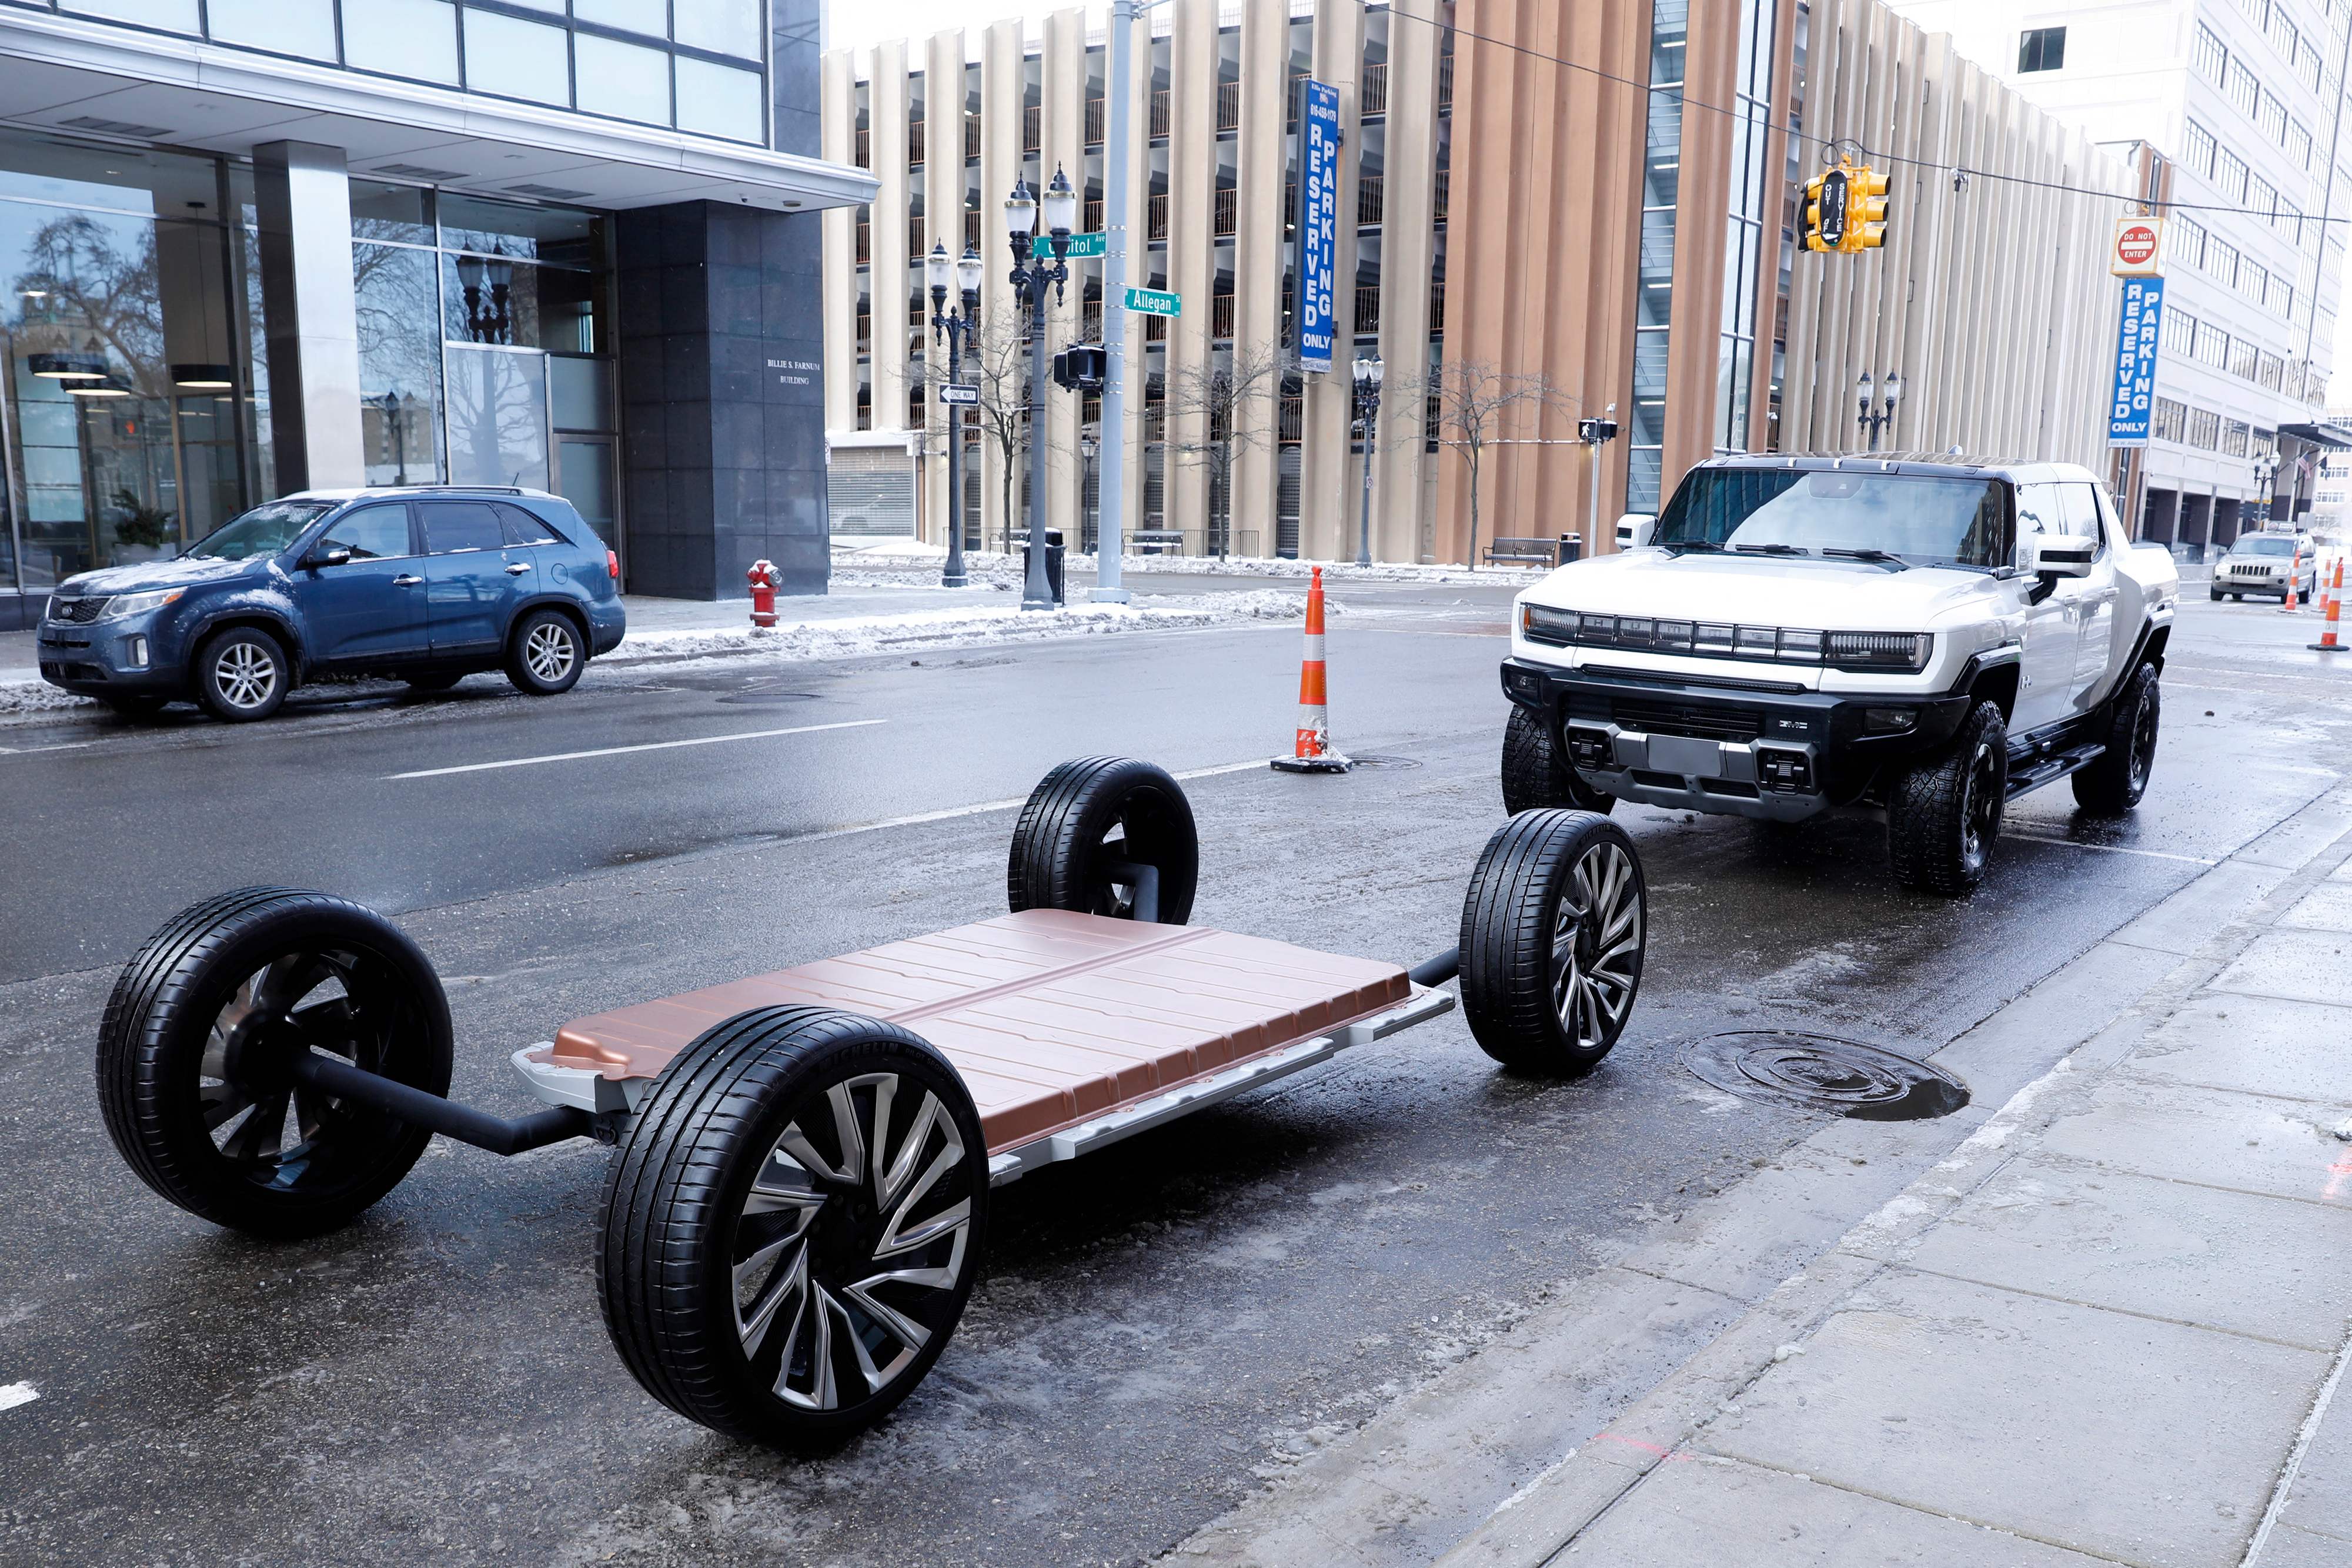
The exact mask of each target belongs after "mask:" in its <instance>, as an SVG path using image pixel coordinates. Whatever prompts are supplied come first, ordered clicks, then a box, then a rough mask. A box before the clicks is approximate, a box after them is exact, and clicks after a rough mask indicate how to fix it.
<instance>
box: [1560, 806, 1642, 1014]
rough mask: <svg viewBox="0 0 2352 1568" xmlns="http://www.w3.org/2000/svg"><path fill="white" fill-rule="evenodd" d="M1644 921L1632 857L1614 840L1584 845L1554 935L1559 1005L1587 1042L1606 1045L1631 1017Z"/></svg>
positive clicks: (1563, 892)
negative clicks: (1590, 845)
mask: <svg viewBox="0 0 2352 1568" xmlns="http://www.w3.org/2000/svg"><path fill="white" fill-rule="evenodd" d="M1642 922H1643V911H1642V894H1641V890H1640V887H1639V885H1638V883H1637V882H1636V879H1635V877H1634V875H1633V858H1632V857H1631V856H1630V855H1628V854H1627V853H1626V852H1625V851H1624V850H1623V849H1622V847H1621V846H1619V845H1617V844H1613V843H1600V844H1595V845H1593V846H1592V848H1591V849H1589V850H1587V851H1585V852H1584V854H1583V856H1582V857H1581V858H1580V859H1579V860H1578V861H1577V862H1576V867H1575V869H1574V870H1573V871H1571V872H1570V873H1569V876H1568V885H1567V886H1566V887H1565V888H1563V889H1562V890H1561V891H1560V899H1559V913H1558V914H1557V915H1555V916H1554V918H1553V923H1552V936H1551V995H1552V1007H1553V1009H1554V1010H1555V1011H1557V1012H1558V1013H1559V1021H1560V1027H1561V1028H1562V1029H1564V1030H1567V1031H1568V1033H1569V1036H1570V1038H1571V1039H1573V1040H1575V1041H1576V1044H1577V1046H1578V1048H1579V1049H1580V1050H1592V1049H1597V1048H1601V1047H1602V1046H1603V1044H1604V1042H1605V1041H1607V1040H1612V1039H1613V1038H1615V1033H1616V1030H1618V1029H1619V1028H1620V1027H1622V1024H1623V1023H1624V1020H1625V1014H1626V1011H1627V1009H1630V1008H1631V1007H1632V1006H1633V982H1634V978H1635V971H1634V966H1635V965H1636V964H1637V963H1638V962H1639V961H1640V958H1641V953H1642Z"/></svg>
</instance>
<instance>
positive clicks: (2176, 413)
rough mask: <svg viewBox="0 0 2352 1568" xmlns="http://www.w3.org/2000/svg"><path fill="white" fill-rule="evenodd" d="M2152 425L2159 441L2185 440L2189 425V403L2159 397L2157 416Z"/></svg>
mask: <svg viewBox="0 0 2352 1568" xmlns="http://www.w3.org/2000/svg"><path fill="white" fill-rule="evenodd" d="M2152 425H2153V432H2154V434H2155V436H2156V438H2157V439H2158V441H2181V440H2185V439H2186V438H2187V436H2188V426H2189V408H2188V405H2187V404H2185V403H2178V402H2173V401H2172V400H2171V399H2170V398H2168V397H2160V398H2158V399H2157V400H2156V417H2155V419H2154V420H2153V422H2152Z"/></svg>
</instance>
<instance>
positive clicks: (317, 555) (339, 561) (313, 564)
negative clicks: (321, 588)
mask: <svg viewBox="0 0 2352 1568" xmlns="http://www.w3.org/2000/svg"><path fill="white" fill-rule="evenodd" d="M351 563H352V552H351V551H350V550H348V549H344V548H343V547H342V546H341V545H330V546H329V547H328V548H327V549H314V550H312V551H311V552H310V554H309V555H307V556H304V557H303V558H302V564H303V565H304V566H307V567H309V568H310V569H311V570H313V571H315V570H318V569H319V568H320V567H322V566H349V565H351Z"/></svg>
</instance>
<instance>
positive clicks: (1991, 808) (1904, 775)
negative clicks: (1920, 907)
mask: <svg viewBox="0 0 2352 1568" xmlns="http://www.w3.org/2000/svg"><path fill="white" fill-rule="evenodd" d="M2008 799H2009V728H2008V727H2007V726H2006V725H2005V724H2003V723H2002V722H2001V716H2000V707H1999V706H1996V705H1994V704H1992V703H1979V704H1978V705H1977V706H1976V708H1975V710H1974V711H1973V712H1971V713H1970V714H1969V716H1968V717H1967V718H1965V719H1963V720H1961V721H1960V728H1959V733H1958V735H1956V736H1954V737H1952V741H1951V744H1950V745H1948V746H1947V747H1945V748H1944V749H1943V750H1942V751H1941V752H1940V753H1938V754H1937V755H1936V756H1935V757H1933V758H1929V759H1928V760H1927V761H1925V762H1921V763H1918V764H1916V765H1915V766H1913V767H1911V768H1906V769H1905V770H1904V771H1903V772H1901V773H1899V774H1897V775H1895V779H1893V781H1892V783H1891V784H1890V786H1889V788H1888V790H1887V799H1886V855H1887V861H1888V862H1889V864H1890V865H1892V867H1893V868H1894V872H1895V881H1896V882H1898V883H1901V884H1902V885H1903V886H1905V887H1908V888H1916V889H1918V890H1920V891H1922V892H1925V893H1937V894H1943V895H1944V896H1945V897H1947V898H1957V897H1958V896H1959V895H1960V894H1964V893H1969V892H1971V891H1973V890H1974V889H1975V887H1976V885H1977V884H1978V883H1980V882H1982V881H1984V875H1985V867H1986V865H1987V864H1988V863H1990V861H1991V859H1992V847H1993V844H1994V843H1995V841H1998V840H1999V839H2000V815H2001V808H2002V806H2003V805H2004V804H2006V803H2007V801H2008Z"/></svg>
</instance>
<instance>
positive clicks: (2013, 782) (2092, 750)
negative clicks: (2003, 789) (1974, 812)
mask: <svg viewBox="0 0 2352 1568" xmlns="http://www.w3.org/2000/svg"><path fill="white" fill-rule="evenodd" d="M2106 749H2107V748H2106V747H2105V746H2102V745H2101V744H2099V743H2098V742H2097V741H2095V740H2094V741H2086V742H2085V743H2084V744H2083V745H2081V746H2074V747H2068V748H2067V749H2065V750H2064V751H2056V752H2053V753H2051V754H2050V755H2049V756H2047V757H2044V758H2040V759H2038V760H2036V761H2033V762H2029V763H2026V764H2023V765H2022V766H2021V765H2019V764H2017V763H2014V762H2012V763H2011V764H2010V768H2009V795H2008V797H2007V798H2008V799H2010V800H2015V799H2016V798H2017V797H2018V796H2020V795H2022V794H2024V793H2025V792H2026V791H2027V790H2028V789H2040V788H2042V786H2043V785H2044V784H2048V783H2052V782H2053V781H2055V780H2057V779H2063V778H2065V777H2066V775H2068V774H2069V773H2074V772H2078V771H2080V770H2081V769H2083V768H2087V767H2089V766H2090V765H2091V764H2092V763H2094V762H2095V761H2097V760H2098V759H2099V758H2101V757H2102V756H2104V755H2105V752H2106Z"/></svg>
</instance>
